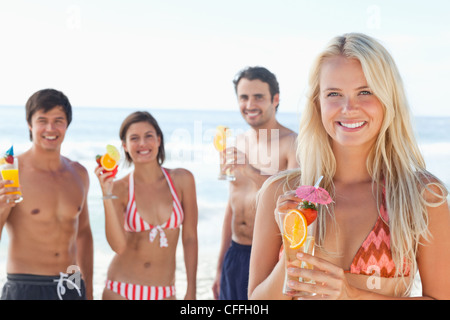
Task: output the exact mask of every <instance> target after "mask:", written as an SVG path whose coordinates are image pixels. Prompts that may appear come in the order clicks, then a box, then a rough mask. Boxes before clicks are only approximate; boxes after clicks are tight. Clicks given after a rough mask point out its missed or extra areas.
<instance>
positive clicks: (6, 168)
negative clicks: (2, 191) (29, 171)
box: [0, 157, 23, 203]
mask: <svg viewBox="0 0 450 320" xmlns="http://www.w3.org/2000/svg"><path fill="white" fill-rule="evenodd" d="M0 170H1V173H2V179H3V180H10V181H13V183H12V184H7V185H5V188H8V187H14V188H19V187H20V183H19V159H17V158H16V157H14V160H13V162H12V163H8V162H5V163H3V164H1V165H0ZM6 194H18V195H19V198H17V199H15V200H14V202H15V203H19V202H21V201H22V200H23V197H22V193H21V192H20V191H14V192H7V193H6Z"/></svg>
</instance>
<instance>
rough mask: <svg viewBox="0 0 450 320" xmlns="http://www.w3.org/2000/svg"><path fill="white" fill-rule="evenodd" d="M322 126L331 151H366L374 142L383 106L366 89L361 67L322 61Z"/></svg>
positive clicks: (340, 58) (347, 61) (353, 63)
mask: <svg viewBox="0 0 450 320" xmlns="http://www.w3.org/2000/svg"><path fill="white" fill-rule="evenodd" d="M319 94H320V96H319V101H320V111H321V115H322V123H323V126H324V127H325V130H326V131H327V133H328V135H329V136H330V137H331V138H332V139H333V143H332V145H333V147H335V146H342V147H367V148H370V147H371V146H372V145H373V143H374V142H375V141H376V138H377V136H378V133H379V132H380V128H381V125H382V122H383V116H384V113H383V106H382V104H381V102H380V101H379V100H378V98H377V97H376V96H375V95H374V94H373V91H372V89H371V88H370V87H369V86H368V84H367V81H366V77H365V76H364V72H363V70H362V67H361V63H360V62H359V61H358V60H356V59H351V58H346V57H343V56H335V57H331V58H327V59H325V60H324V62H323V64H322V68H321V73H320V93H319Z"/></svg>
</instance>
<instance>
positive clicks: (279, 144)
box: [213, 67, 298, 300]
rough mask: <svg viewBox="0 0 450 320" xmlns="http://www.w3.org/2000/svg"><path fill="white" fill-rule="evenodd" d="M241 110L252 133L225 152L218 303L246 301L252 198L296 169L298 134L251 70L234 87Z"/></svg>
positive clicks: (273, 86)
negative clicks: (227, 174) (275, 177)
mask: <svg viewBox="0 0 450 320" xmlns="http://www.w3.org/2000/svg"><path fill="white" fill-rule="evenodd" d="M233 83H234V86H235V90H236V95H237V100H238V104H239V109H240V112H241V115H242V117H243V118H244V120H245V121H246V122H247V123H248V124H249V126H250V128H249V130H247V131H246V132H244V133H243V134H240V135H239V136H238V137H237V147H236V148H232V149H231V150H229V149H230V148H228V149H227V150H226V151H225V153H226V156H229V155H230V154H231V159H230V158H228V159H227V162H226V163H227V164H226V165H225V167H224V168H223V171H226V170H227V169H231V170H232V171H233V172H234V175H235V176H236V180H235V181H232V182H230V193H229V199H228V204H227V207H226V211H225V218H224V224H223V229H222V243H221V248H220V252H219V261H218V266H217V273H216V278H215V281H214V284H213V293H214V297H215V298H216V299H221V300H245V299H247V287H248V274H249V260H250V251H251V244H252V238H253V224H254V218H255V213H256V195H257V193H258V190H259V189H260V188H261V186H262V184H263V183H264V181H265V180H266V179H267V178H268V177H269V176H270V175H272V174H275V173H277V172H279V171H282V170H286V169H291V168H295V167H298V164H297V160H296V147H295V146H296V144H295V140H296V137H297V134H296V133H295V132H293V131H292V130H290V129H288V128H286V127H284V126H282V125H281V124H280V123H279V122H278V121H277V119H276V112H277V108H278V105H279V101H280V94H279V88H278V81H277V79H276V77H275V75H274V74H273V73H271V72H270V71H269V70H267V69H266V68H262V67H249V68H247V69H245V70H243V71H241V72H240V73H238V75H237V76H236V77H235V80H234V81H233Z"/></svg>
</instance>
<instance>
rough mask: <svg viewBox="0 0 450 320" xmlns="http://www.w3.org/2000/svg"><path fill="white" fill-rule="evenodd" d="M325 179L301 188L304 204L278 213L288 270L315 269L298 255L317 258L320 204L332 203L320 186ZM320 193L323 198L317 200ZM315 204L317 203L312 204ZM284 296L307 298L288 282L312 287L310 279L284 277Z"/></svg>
mask: <svg viewBox="0 0 450 320" xmlns="http://www.w3.org/2000/svg"><path fill="white" fill-rule="evenodd" d="M322 178H323V177H320V178H319V180H318V181H317V182H316V184H315V185H314V186H300V187H299V188H297V190H296V196H297V197H299V199H300V200H301V201H300V202H299V204H298V205H297V207H296V208H291V209H286V210H283V211H280V210H278V218H279V226H280V230H281V234H282V238H283V251H284V259H285V266H286V270H287V268H289V267H292V266H294V267H300V268H303V269H313V266H311V265H309V264H308V263H306V262H304V261H301V262H300V261H299V260H298V258H297V253H299V252H304V253H308V254H310V255H314V246H315V233H316V225H317V223H316V220H317V213H318V208H317V206H318V205H319V204H329V203H330V202H332V200H331V197H330V195H329V194H328V192H327V191H326V190H324V189H322V188H319V187H318V185H319V183H320V181H321V180H322ZM318 193H320V197H318ZM310 200H314V201H315V202H311V201H310ZM285 274H286V275H285V281H284V286H283V293H284V294H286V295H289V296H294V297H295V296H304V295H308V294H309V293H307V292H301V291H295V290H293V289H292V288H290V287H288V286H287V283H288V281H289V280H296V281H301V282H307V283H313V281H312V280H311V279H305V278H303V279H302V278H293V277H291V276H289V275H288V273H287V272H286V273H285Z"/></svg>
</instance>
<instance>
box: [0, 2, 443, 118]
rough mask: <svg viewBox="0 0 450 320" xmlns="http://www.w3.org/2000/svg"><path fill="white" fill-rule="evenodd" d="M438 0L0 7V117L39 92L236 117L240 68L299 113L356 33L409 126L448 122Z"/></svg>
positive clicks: (81, 101)
mask: <svg viewBox="0 0 450 320" xmlns="http://www.w3.org/2000/svg"><path fill="white" fill-rule="evenodd" d="M449 12H450V1H447V0H427V1H424V0H422V1H417V0H395V1H390V0H383V1H382V0H370V1H366V0H341V1H336V0H276V1H273V0H272V1H268V0H227V1H223V0H222V1H215V0H190V1H185V0H127V1H124V0H107V1H106V0H105V1H104V0H71V1H66V0H39V1H35V0H28V1H26V0H14V1H12V0H0V44H1V49H0V105H18V106H24V105H25V103H26V101H27V99H28V98H29V96H31V94H33V93H34V92H36V91H37V90H40V89H43V88H55V89H58V90H61V91H63V92H64V93H65V94H66V95H67V96H68V97H69V99H70V101H71V103H72V105H73V106H80V107H89V106H95V107H127V108H134V109H141V108H148V109H152V108H156V109H186V110H190V109H221V110H233V109H235V108H236V109H237V104H236V97H235V93H234V88H233V84H232V80H233V77H234V76H235V74H236V73H237V72H238V71H239V70H241V69H242V68H244V67H246V66H256V65H259V66H264V67H266V68H268V69H269V70H271V71H272V72H273V73H274V74H275V75H276V76H277V78H278V81H279V83H280V91H281V92H280V97H281V103H280V110H283V111H288V112H299V111H301V109H302V106H303V105H302V99H303V98H304V94H305V91H306V88H307V78H308V74H309V67H310V65H311V62H312V60H313V59H314V57H315V56H316V55H317V54H318V53H319V52H320V50H321V49H322V48H323V47H324V46H325V45H326V44H327V43H328V41H329V40H330V39H331V38H332V37H334V36H336V35H341V34H343V33H346V32H363V33H366V34H368V35H370V36H373V37H375V38H376V39H378V40H379V41H380V42H381V43H382V44H383V45H385V47H386V48H387V49H388V50H389V52H390V53H391V54H392V56H393V57H394V60H395V61H396V63H397V65H398V67H399V69H400V73H401V75H402V77H403V81H404V83H405V88H406V93H407V96H408V99H409V102H410V105H411V109H412V111H413V114H414V115H419V116H450V100H449V99H448V98H447V94H446V93H447V91H448V85H449V75H450V19H448V13H449Z"/></svg>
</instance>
